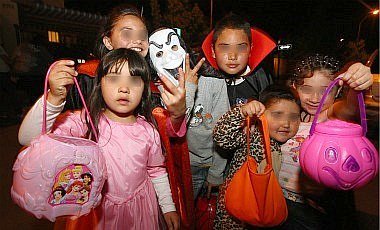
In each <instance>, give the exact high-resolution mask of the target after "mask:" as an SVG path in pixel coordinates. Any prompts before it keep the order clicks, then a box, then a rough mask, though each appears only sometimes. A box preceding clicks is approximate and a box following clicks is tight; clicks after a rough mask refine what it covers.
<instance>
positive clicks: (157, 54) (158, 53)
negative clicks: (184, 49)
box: [156, 51, 164, 58]
mask: <svg viewBox="0 0 380 230" xmlns="http://www.w3.org/2000/svg"><path fill="white" fill-rule="evenodd" d="M163 54H164V52H162V51H158V52H157V53H156V57H158V58H160V57H162V55H163Z"/></svg>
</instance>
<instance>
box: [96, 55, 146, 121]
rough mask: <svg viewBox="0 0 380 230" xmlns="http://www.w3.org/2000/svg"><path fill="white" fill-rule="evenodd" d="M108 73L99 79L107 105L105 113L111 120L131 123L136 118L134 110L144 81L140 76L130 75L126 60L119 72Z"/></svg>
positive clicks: (139, 100)
mask: <svg viewBox="0 0 380 230" xmlns="http://www.w3.org/2000/svg"><path fill="white" fill-rule="evenodd" d="M113 72H115V71H114V67H113V68H112V69H111V71H110V73H108V74H107V75H106V76H104V77H103V78H102V80H101V88H102V95H103V99H104V101H105V103H106V105H107V108H106V110H105V112H104V113H105V114H106V116H107V117H108V118H110V119H111V120H113V121H117V122H122V123H133V122H135V120H136V117H135V116H134V110H135V109H136V108H137V107H138V105H139V104H140V102H141V97H142V94H143V91H144V82H143V80H142V78H141V76H131V74H130V73H129V67H128V62H125V63H124V66H123V67H122V68H121V71H119V73H113Z"/></svg>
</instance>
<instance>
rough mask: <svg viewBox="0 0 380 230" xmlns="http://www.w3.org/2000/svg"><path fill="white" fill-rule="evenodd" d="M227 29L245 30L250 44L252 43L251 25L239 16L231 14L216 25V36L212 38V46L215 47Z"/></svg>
mask: <svg viewBox="0 0 380 230" xmlns="http://www.w3.org/2000/svg"><path fill="white" fill-rule="evenodd" d="M225 29H234V30H243V31H244V33H245V34H246V35H247V37H248V40H249V44H251V43H252V36H251V25H250V24H249V22H247V21H245V20H244V19H243V18H241V17H240V16H239V15H237V14H233V13H230V14H228V15H226V16H224V17H223V18H222V19H221V20H219V21H218V23H217V24H216V25H215V28H214V34H213V36H212V44H213V45H214V44H215V42H216V40H217V39H218V37H219V35H220V34H221V33H222V32H223V30H225Z"/></svg>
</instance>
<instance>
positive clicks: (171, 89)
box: [158, 73, 181, 94]
mask: <svg viewBox="0 0 380 230" xmlns="http://www.w3.org/2000/svg"><path fill="white" fill-rule="evenodd" d="M158 77H159V78H160V80H161V81H162V85H163V86H164V88H165V89H167V90H168V91H169V92H170V93H172V94H173V92H175V90H176V89H177V87H176V86H175V85H174V84H173V83H172V82H171V81H170V80H169V78H168V77H166V76H164V75H162V74H161V73H159V74H158ZM180 78H181V77H180Z"/></svg>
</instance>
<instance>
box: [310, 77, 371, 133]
mask: <svg viewBox="0 0 380 230" xmlns="http://www.w3.org/2000/svg"><path fill="white" fill-rule="evenodd" d="M342 77H343V75H339V76H338V77H337V78H335V80H334V81H332V82H331V83H330V85H329V86H328V87H327V89H326V91H325V93H324V94H323V97H322V99H321V101H320V102H319V105H318V109H317V112H316V113H315V116H314V119H313V123H312V125H311V128H310V136H312V135H313V134H314V130H315V126H316V125H317V121H318V116H319V114H320V113H321V110H322V106H323V103H324V102H325V100H326V98H327V96H328V95H329V94H330V91H331V89H332V88H333V87H334V86H335V85H336V84H337V83H338V82H339V80H340V79H342ZM358 103H359V112H360V123H361V126H362V128H363V136H365V135H366V133H367V120H366V119H367V118H366V114H365V105H364V98H363V92H362V91H360V92H359V93H358Z"/></svg>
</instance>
